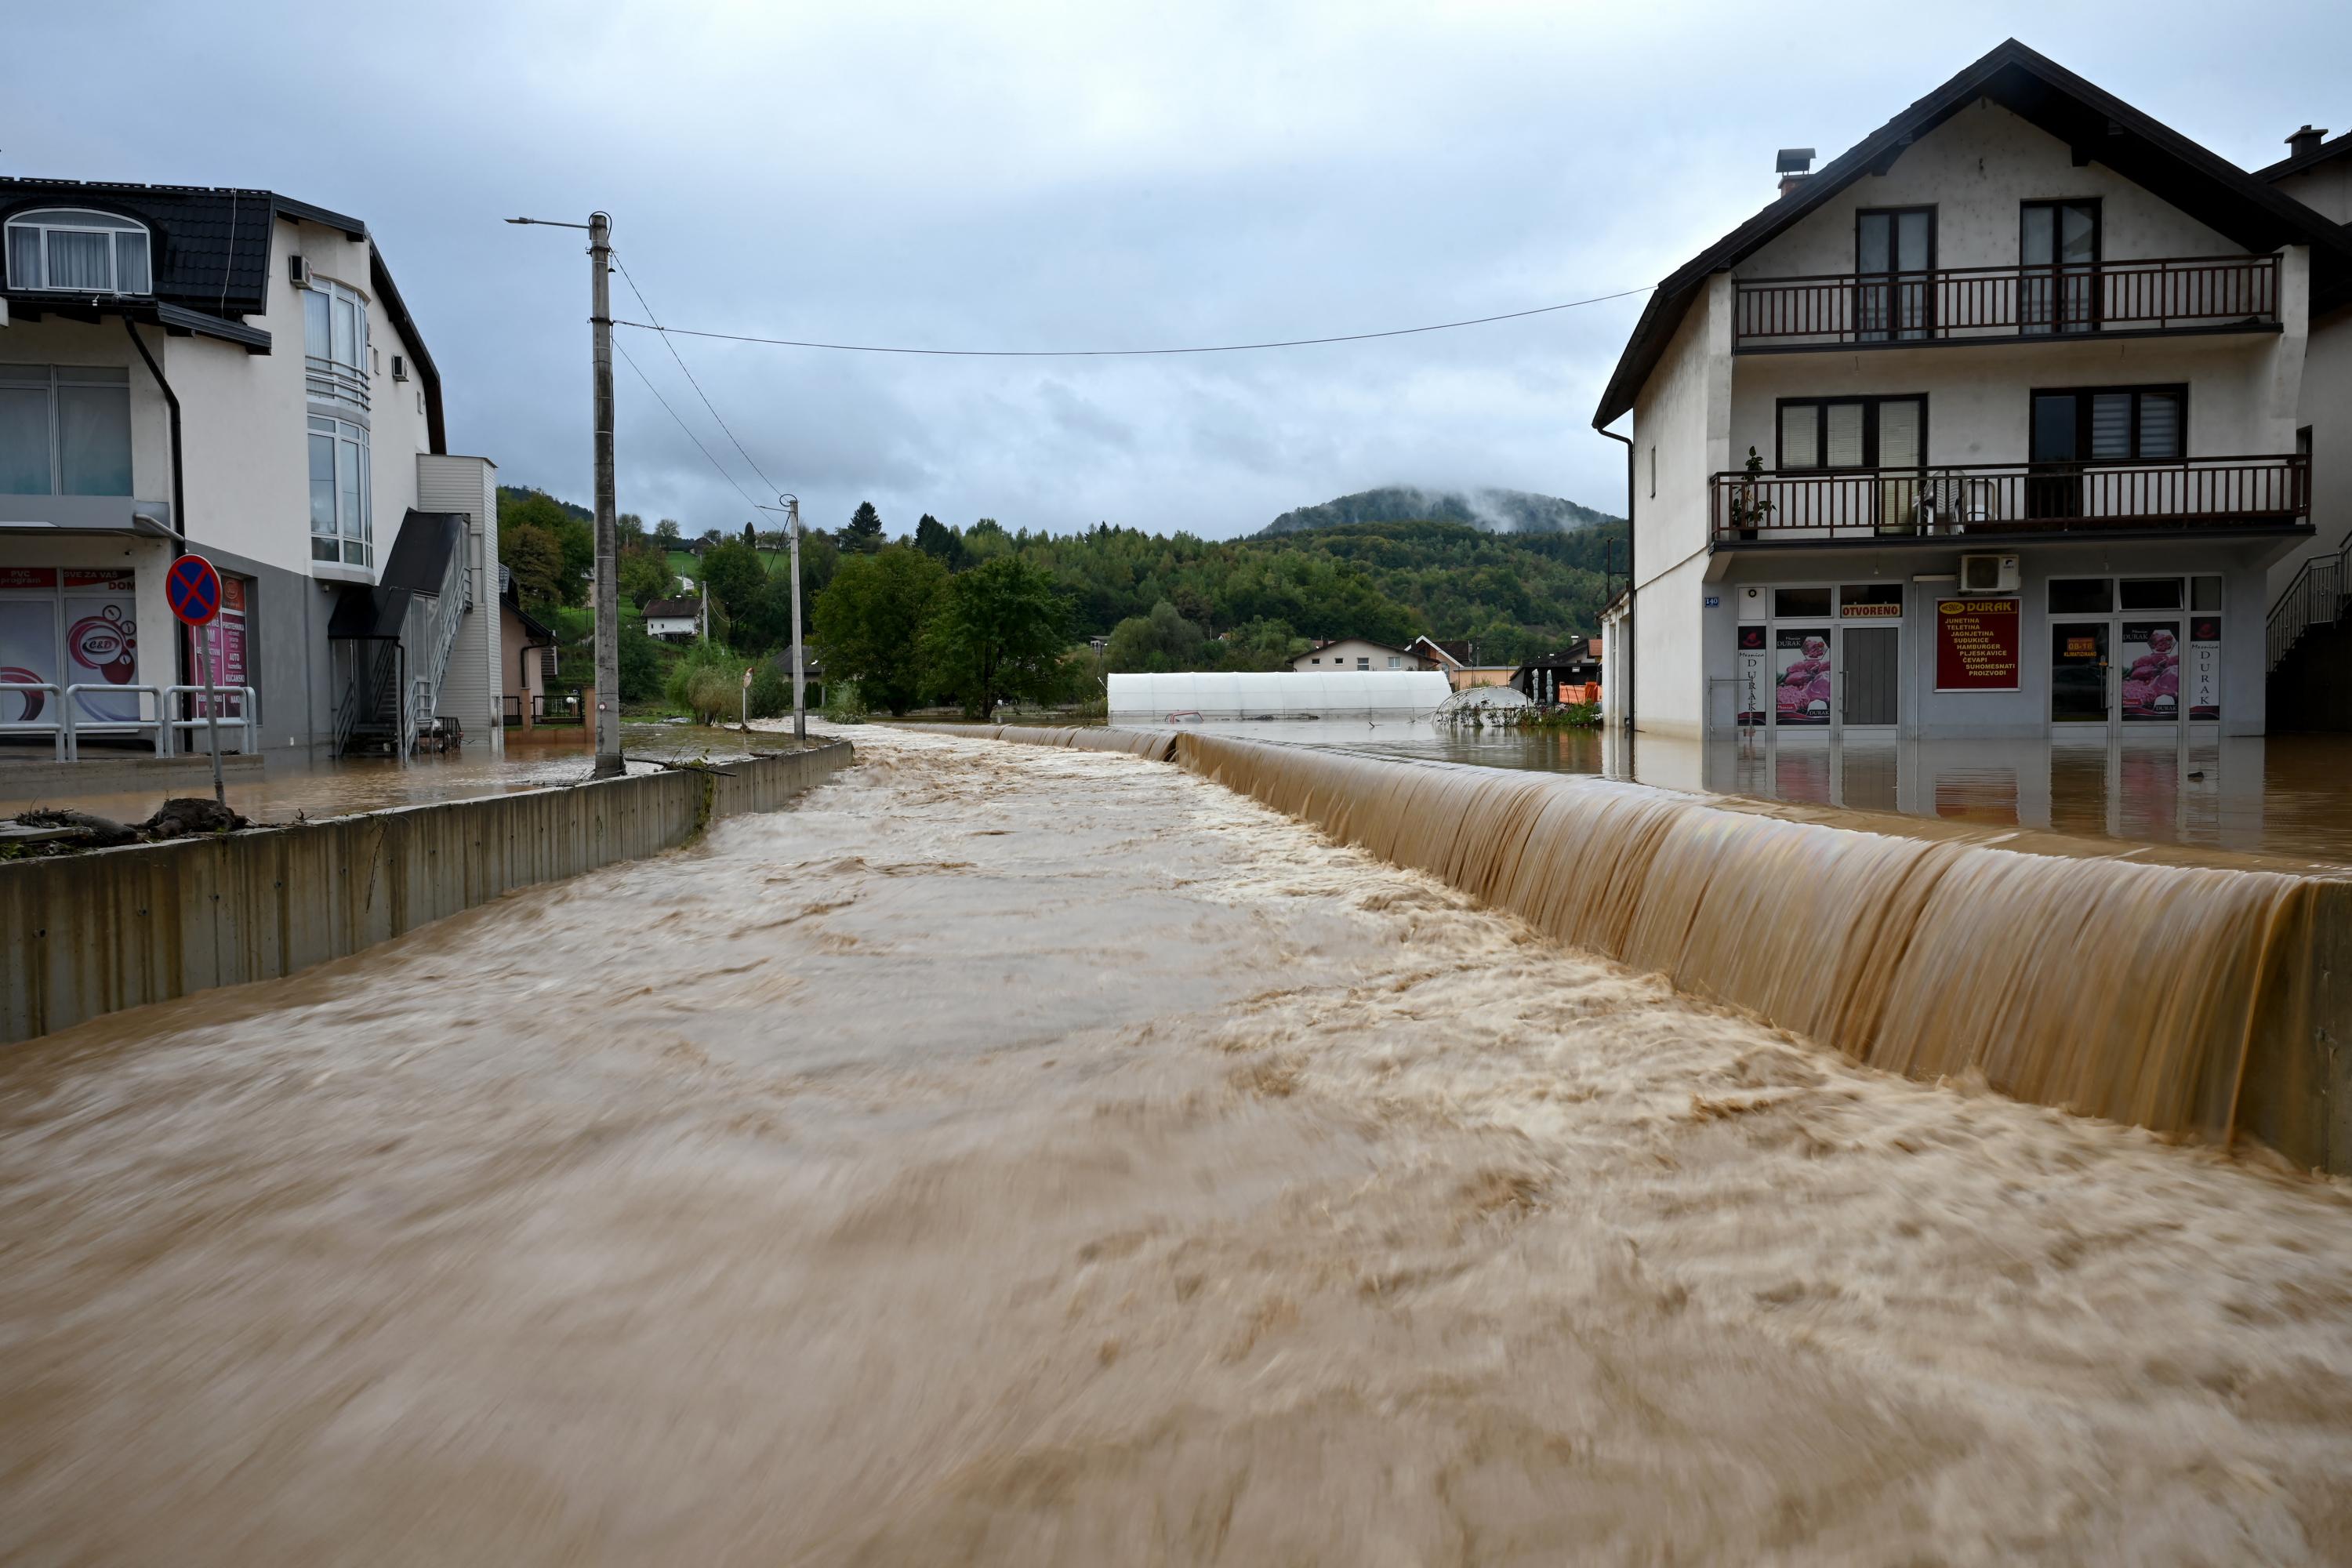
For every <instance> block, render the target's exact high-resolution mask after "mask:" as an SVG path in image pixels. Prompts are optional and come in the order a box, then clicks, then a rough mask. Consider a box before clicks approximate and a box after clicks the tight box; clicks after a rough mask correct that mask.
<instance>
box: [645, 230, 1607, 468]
mask: <svg viewBox="0 0 2352 1568" xmlns="http://www.w3.org/2000/svg"><path fill="white" fill-rule="evenodd" d="M623 275H624V276H626V274H625V273H624V274H623ZM633 287H634V286H633ZM1648 292H1649V290H1648V289H1619V290H1617V292H1615V293H1614V294H1595V295H1594V296H1592V298H1591V299H1589V300H1569V301H1568V302H1567V303H1566V304H1564V305H1538V306H1537V307H1536V308H1535V309H1534V310H1507V311H1505V312H1504V313H1503V314H1501V315H1499V316H1473V317H1471V318H1470V319H1469V320H1467V321H1437V322H1433V323H1432V324H1431V325H1429V326H1425V327H1391V328H1390V329H1389V330H1388V331H1381V332H1343V333H1340V334H1339V335H1338V336H1336V337H1328V338H1282V339H1277V340H1276V341H1273V342H1262V343H1212V344H1204V345H1200V346H1196V347H1190V348H1167V349H912V348H898V347H890V346H885V345H879V344H875V343H822V342H810V341H808V340H806V339H803V338H761V337H754V336H752V335H751V334H750V333H747V332H698V331H695V330H693V329H692V328H690V327H665V326H663V325H662V324H661V323H660V322H658V321H614V323H613V324H614V326H616V327H635V328H636V329H637V330H638V331H646V332H659V333H661V334H662V336H663V337H664V338H665V339H667V338H668V337H669V336H671V335H672V334H676V335H677V336H679V337H688V338H719V339H723V340H724V341H726V342H734V343H772V344H773V345H775V346H776V347H778V348H787V349H832V350H835V351H836V352H838V353H858V354H927V355H933V356H937V357H940V358H947V359H1123V358H1137V357H1142V356H1146V355H1156V354H1232V353H1246V352H1248V351H1250V350H1253V349H1300V348H1309V347H1312V346H1313V345H1315V344H1318V343H1360V342H1368V341H1370V339H1373V338H1406V337H1412V336H1413V335H1414V334H1415V333H1419V332H1450V331H1454V329H1455V328H1457V327H1483V326H1486V325H1487V324H1488V323H1490V322H1494V321H1522V320H1524V319H1526V318H1527V317H1529V316H1547V315H1550V314H1551V313H1552V312H1554V311H1556V310H1576V309H1578V308H1579V307H1580V306H1584V305H1601V304H1606V303H1607V302H1608V301H1610V300H1624V299H1629V298H1631V297H1632V296H1633V295H1635V294H1646V293H1648ZM638 298H639V300H640V302H642V301H643V299H644V296H642V295H640V296H639V297H638ZM646 314H647V315H648V316H650V315H652V314H653V310H652V309H651V308H650V307H648V308H647V310H646ZM671 352H672V353H676V352H677V351H676V350H674V349H673V350H672V351H671ZM712 412H713V413H714V414H715V413H717V412H718V411H717V410H716V409H713V410H712ZM746 456H747V457H748V456H749V454H746Z"/></svg>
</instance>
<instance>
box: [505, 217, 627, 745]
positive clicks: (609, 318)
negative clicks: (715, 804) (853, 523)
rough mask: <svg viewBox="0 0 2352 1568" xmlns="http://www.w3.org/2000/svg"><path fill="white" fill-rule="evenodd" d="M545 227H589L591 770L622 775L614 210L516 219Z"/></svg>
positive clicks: (514, 219) (516, 221) (512, 221)
mask: <svg viewBox="0 0 2352 1568" xmlns="http://www.w3.org/2000/svg"><path fill="white" fill-rule="evenodd" d="M507 222H509V223H513V224H530V225H534V226H539V227H541V228H584V229H586V230H587V231H588V279H589V286H588V328H589V342H590V345H591V350H592V353H591V363H592V365H593V369H594V372H595V377H594V381H595V387H594V395H593V406H592V407H591V408H590V410H589V418H590V423H591V425H592V427H593V432H594V435H595V438H596V582H595V586H594V590H593V593H592V594H591V595H590V597H591V599H592V600H593V602H594V604H595V606H596V671H595V675H596V766H595V771H594V773H593V776H594V777H596V778H600V779H606V778H617V777H618V776H620V774H621V773H623V772H624V771H625V770H624V768H623V766H622V763H621V563H620V549H619V532H620V519H619V515H618V510H617V509H616V508H615V506H614V500H613V265H612V256H613V215H612V214H610V213H601V212H598V213H590V214H589V215H588V221H587V222H586V223H565V222H562V220H560V219H557V218H546V217H510V218H509V219H507Z"/></svg>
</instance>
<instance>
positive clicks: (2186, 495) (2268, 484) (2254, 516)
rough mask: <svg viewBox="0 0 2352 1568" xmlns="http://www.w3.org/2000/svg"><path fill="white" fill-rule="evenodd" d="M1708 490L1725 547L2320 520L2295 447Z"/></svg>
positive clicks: (1786, 476)
mask: <svg viewBox="0 0 2352 1568" xmlns="http://www.w3.org/2000/svg"><path fill="white" fill-rule="evenodd" d="M1708 489H1709V492H1710V494H1709V497H1708V504H1709V508H1710V516H1711V517H1712V520H1713V526H1714V538H1715V541H1716V542H1717V543H1738V542H1746V541H1795V540H1802V539H1849V538H1856V539H1859V538H1883V537H1918V536H1922V535H1945V534H1950V535H1967V536H1969V537H1971V538H1974V537H1978V536H1995V537H1997V536H1999V535H2002V534H2015V533H2103V532H2114V531H2117V530H2121V529H2217V530H2227V529H2233V528H2261V527H2277V526H2279V525H2281V524H2308V523H2309V522H2310V521H2311V459H2310V458H2305V457H2301V456H2296V455H2293V454H2290V455H2287V456H2284V457H2275V458H2187V459H2179V460H2174V461H2171V462H2155V463H1959V464H1948V465H1944V466H1940V467H1931V468H1844V469H1837V470H1832V471H1829V472H1822V471H1809V472H1803V473H1763V474H1757V475H1752V476H1751V475H1748V474H1745V473H1727V474H1717V475H1716V476H1714V478H1713V479H1710V480H1709V481H1708Z"/></svg>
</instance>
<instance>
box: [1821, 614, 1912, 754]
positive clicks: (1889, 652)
mask: <svg viewBox="0 0 2352 1568" xmlns="http://www.w3.org/2000/svg"><path fill="white" fill-rule="evenodd" d="M1902 638H1903V634H1902V632H1901V630H1900V629H1898V628H1897V627H1895V626H1841V627H1839V628H1838V640H1839V641H1840V643H1841V644H1842V645H1843V646H1842V647H1840V648H1839V650H1838V659H1837V665H1838V668H1839V670H1840V671H1841V673H1842V674H1843V687H1844V692H1845V696H1844V720H1845V724H1846V727H1847V728H1848V729H1853V728H1854V727H1856V726H1861V725H1872V726H1892V725H1893V724H1895V722H1896V721H1897V720H1898V718H1899V716H1900V705H1899V702H1898V700H1897V698H1896V693H1897V692H1898V691H1899V690H1900V689H1902V685H1903V680H1902V658H1901V653H1902Z"/></svg>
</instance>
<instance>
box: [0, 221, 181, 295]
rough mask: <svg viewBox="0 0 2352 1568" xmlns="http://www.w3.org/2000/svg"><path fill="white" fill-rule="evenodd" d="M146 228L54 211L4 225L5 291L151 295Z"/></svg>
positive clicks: (151, 280)
mask: <svg viewBox="0 0 2352 1568" xmlns="http://www.w3.org/2000/svg"><path fill="white" fill-rule="evenodd" d="M147 247H148V240H147V226H146V225H144V224H142V223H137V222H134V221H132V220H131V219H130V218H127V217H117V216H114V215H113V214H112V213H101V212H88V211H84V210H82V209H79V208H76V207H52V208H49V209H47V210H45V211H41V212H30V213H20V214H18V215H17V216H15V217H12V218H10V219H9V220H8V287H9V288H11V289H47V290H51V291H54V292H56V293H60V294H152V293H153V292H154V288H155V285H154V282H153V278H152V273H151V271H150V269H149V267H148V262H147V255H148V249H147Z"/></svg>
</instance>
